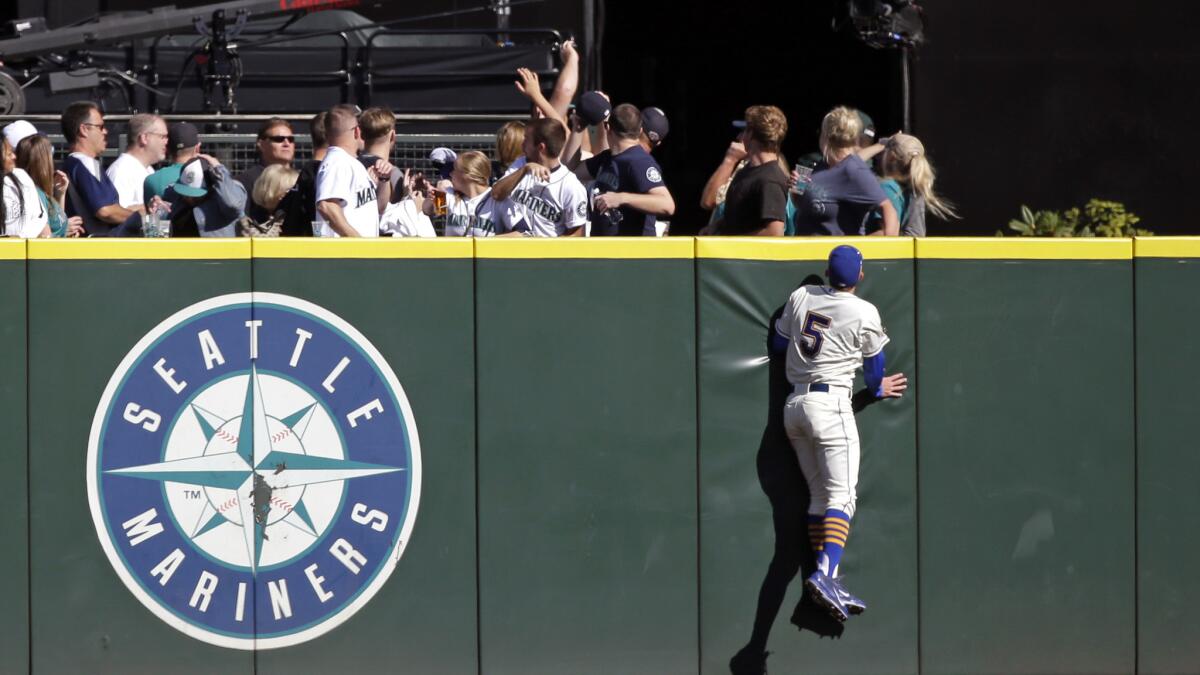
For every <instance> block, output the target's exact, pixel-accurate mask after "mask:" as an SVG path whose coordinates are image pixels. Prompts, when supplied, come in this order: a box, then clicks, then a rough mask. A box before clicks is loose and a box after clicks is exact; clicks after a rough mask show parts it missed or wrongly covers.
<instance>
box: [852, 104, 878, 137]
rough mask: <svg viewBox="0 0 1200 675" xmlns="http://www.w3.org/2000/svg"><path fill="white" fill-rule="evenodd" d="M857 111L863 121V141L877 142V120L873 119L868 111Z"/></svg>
mask: <svg viewBox="0 0 1200 675" xmlns="http://www.w3.org/2000/svg"><path fill="white" fill-rule="evenodd" d="M855 112H857V113H858V119H859V120H861V121H862V125H863V130H862V135H863V141H864V142H866V143H874V142H875V120H873V119H871V116H870V115H868V114H867V113H865V112H863V111H861V110H856V111H855Z"/></svg>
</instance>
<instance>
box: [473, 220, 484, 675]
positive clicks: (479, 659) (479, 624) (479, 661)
mask: <svg viewBox="0 0 1200 675" xmlns="http://www.w3.org/2000/svg"><path fill="white" fill-rule="evenodd" d="M478 253H479V247H478V245H477V243H476V240H475V239H474V238H472V239H471V369H472V371H473V372H474V380H473V382H472V386H471V396H472V398H473V399H474V405H473V406H472V408H473V409H472V415H473V418H474V424H473V425H472V427H471V435H472V436H473V437H474V443H473V444H474V446H475V476H474V478H475V672H476V674H477V675H483V609H482V608H483V588H482V586H481V584H480V581H479V569H480V567H481V562H480V557H481V552H480V548H479V293H478V290H479V256H478Z"/></svg>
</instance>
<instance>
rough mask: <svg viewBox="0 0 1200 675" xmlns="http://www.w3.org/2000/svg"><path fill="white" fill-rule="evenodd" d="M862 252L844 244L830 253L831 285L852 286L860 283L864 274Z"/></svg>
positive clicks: (838, 286)
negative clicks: (859, 279) (859, 280)
mask: <svg viewBox="0 0 1200 675" xmlns="http://www.w3.org/2000/svg"><path fill="white" fill-rule="evenodd" d="M862 263H863V256H862V252H860V251H859V250H858V249H856V248H854V247H853V246H848V245H846V244H843V245H841V246H838V247H837V248H835V249H833V251H832V252H831V253H830V254H829V270H828V274H829V285H830V286H833V287H834V288H850V287H852V286H857V285H858V277H859V275H860V274H862Z"/></svg>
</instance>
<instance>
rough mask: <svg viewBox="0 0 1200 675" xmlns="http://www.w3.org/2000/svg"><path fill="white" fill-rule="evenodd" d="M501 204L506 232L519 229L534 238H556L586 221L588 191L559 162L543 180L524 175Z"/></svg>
mask: <svg viewBox="0 0 1200 675" xmlns="http://www.w3.org/2000/svg"><path fill="white" fill-rule="evenodd" d="M502 206H503V209H502V210H503V212H504V216H503V220H504V230H505V231H506V232H510V231H512V230H514V229H520V230H527V231H528V232H529V233H530V234H532V235H533V236H535V237H558V236H562V235H563V234H565V233H566V232H567V230H573V229H575V228H576V227H582V226H583V225H585V224H586V223H587V213H588V199H587V191H586V190H584V188H583V183H580V182H579V179H578V178H576V177H575V174H573V173H571V172H570V171H569V170H567V167H566V166H564V165H562V164H559V165H558V167H557V168H555V169H554V171H551V172H550V180H549V181H548V182H545V183H543V182H542V181H540V180H538V179H537V178H535V177H534V176H533V174H526V175H525V176H524V177H523V178H521V182H519V183H517V187H516V188H514V189H513V191H512V194H511V195H509V197H508V199H506V200H505V201H504V203H503V205H502Z"/></svg>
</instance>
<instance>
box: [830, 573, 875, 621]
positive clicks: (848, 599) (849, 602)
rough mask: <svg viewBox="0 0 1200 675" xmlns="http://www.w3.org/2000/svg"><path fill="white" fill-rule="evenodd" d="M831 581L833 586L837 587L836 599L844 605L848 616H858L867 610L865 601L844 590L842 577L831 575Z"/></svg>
mask: <svg viewBox="0 0 1200 675" xmlns="http://www.w3.org/2000/svg"><path fill="white" fill-rule="evenodd" d="M832 581H833V585H834V588H836V589H837V594H838V599H839V600H841V601H842V604H843V605H845V607H846V611H847V612H849V613H850V616H858V615H859V614H862V613H863V612H865V611H867V603H865V602H863V601H862V600H861V599H860V598H858V597H856V596H854V595H851V594H850V591H848V590H846V586H845V584H843V583H842V582H843V579H842V577H833V579H832Z"/></svg>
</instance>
